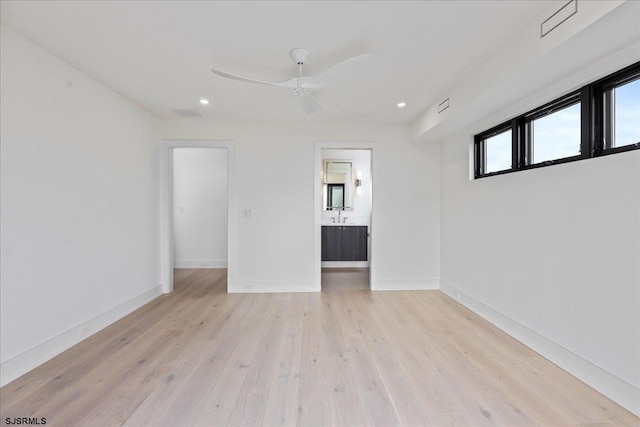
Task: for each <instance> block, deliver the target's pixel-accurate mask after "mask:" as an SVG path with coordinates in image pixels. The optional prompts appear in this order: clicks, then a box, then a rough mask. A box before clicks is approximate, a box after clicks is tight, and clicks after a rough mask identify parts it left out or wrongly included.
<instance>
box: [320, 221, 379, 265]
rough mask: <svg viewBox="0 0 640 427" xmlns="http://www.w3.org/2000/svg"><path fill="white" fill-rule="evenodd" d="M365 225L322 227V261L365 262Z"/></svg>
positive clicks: (338, 224) (341, 224)
mask: <svg viewBox="0 0 640 427" xmlns="http://www.w3.org/2000/svg"><path fill="white" fill-rule="evenodd" d="M368 228H369V227H367V226H366V225H358V224H344V223H335V224H329V225H323V226H322V261H367V243H368V242H367V239H368V235H369V231H368Z"/></svg>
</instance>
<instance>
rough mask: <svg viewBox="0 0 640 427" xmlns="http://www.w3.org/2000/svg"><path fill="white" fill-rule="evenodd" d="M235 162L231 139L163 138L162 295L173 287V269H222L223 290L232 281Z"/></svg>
mask: <svg viewBox="0 0 640 427" xmlns="http://www.w3.org/2000/svg"><path fill="white" fill-rule="evenodd" d="M233 160H234V150H233V145H232V143H230V142H214V141H163V145H162V153H161V161H162V165H163V167H162V168H161V178H162V182H161V188H162V208H161V220H162V222H161V224H162V228H161V241H160V247H161V265H162V271H161V280H162V289H163V292H164V293H169V292H172V291H173V281H174V268H176V267H177V268H188V269H193V268H197V269H203V268H226V270H227V289H229V286H230V284H231V283H233V280H234V268H233V267H234V264H233V254H234V239H233V237H234V235H235V221H234V218H233V215H232V204H233V203H232V201H233V188H234V185H233V184H234V182H233V176H234V171H233V169H234V162H233ZM221 169H222V170H221ZM220 205H223V207H222V209H220Z"/></svg>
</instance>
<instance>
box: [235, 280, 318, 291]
mask: <svg viewBox="0 0 640 427" xmlns="http://www.w3.org/2000/svg"><path fill="white" fill-rule="evenodd" d="M227 292H229V293H248V294H250V293H255V294H261V293H280V292H286V293H289V292H320V288H319V287H318V286H317V285H316V283H315V282H313V281H292V282H287V281H273V282H251V281H247V282H236V283H235V284H234V286H233V287H229V288H228V289H227Z"/></svg>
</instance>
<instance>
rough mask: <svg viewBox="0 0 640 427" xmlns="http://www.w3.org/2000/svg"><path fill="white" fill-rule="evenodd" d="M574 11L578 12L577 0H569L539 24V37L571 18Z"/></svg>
mask: <svg viewBox="0 0 640 427" xmlns="http://www.w3.org/2000/svg"><path fill="white" fill-rule="evenodd" d="M576 13H578V0H569V2H568V3H566V4H565V5H564V6H562V7H561V8H560V9H558V10H557V11H556V12H555V13H554V14H553V15H551V16H550V17H548V18H547V19H545V20H544V21H543V22H542V24H540V38H542V37H544V36H546V35H547V34H549V33H550V32H551V31H553V30H554V29H556V28H558V27H559V26H560V24H562V23H563V22H564V21H566V20H567V19H569V18H571V17H572V16H573V15H575V14H576Z"/></svg>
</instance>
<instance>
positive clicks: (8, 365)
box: [0, 285, 162, 387]
mask: <svg viewBox="0 0 640 427" xmlns="http://www.w3.org/2000/svg"><path fill="white" fill-rule="evenodd" d="M161 293H162V287H161V286H160V285H157V286H154V287H153V288H151V289H149V290H148V291H145V292H143V293H141V294H140V295H138V296H135V297H133V298H131V299H129V300H128V301H125V302H123V303H121V304H118V305H116V306H115V307H113V308H110V309H109V310H107V311H105V312H103V313H101V314H98V315H97V316H95V317H93V318H91V319H89V320H87V321H85V322H82V323H81V324H79V325H77V326H75V327H73V328H71V329H69V330H67V331H65V332H62V333H61V334H58V335H56V336H54V337H53V338H50V339H48V340H46V341H44V342H43V343H41V344H38V345H36V346H35V347H32V348H30V349H29V350H27V351H25V352H23V353H20V354H18V355H17V356H14V357H12V358H11V359H8V360H5V361H4V362H2V363H1V364H0V387H4V386H5V385H6V384H8V383H10V382H11V381H13V380H15V379H16V378H18V377H20V376H22V375H24V374H26V373H27V372H29V371H30V370H32V369H34V368H36V367H38V366H40V365H41V364H43V363H44V362H46V361H47V360H49V359H51V358H53V357H55V356H57V355H58V354H60V353H62V352H63V351H65V350H67V349H69V348H71V347H72V346H74V345H76V344H78V343H79V342H80V341H82V340H84V339H86V338H87V337H89V336H91V335H93V334H95V333H96V332H98V331H100V330H102V329H104V328H106V327H107V326H109V325H111V324H112V323H114V322H116V321H118V320H120V319H122V318H123V317H124V316H126V315H128V314H130V313H132V312H133V311H135V310H137V309H138V308H140V307H142V306H143V305H145V304H147V303H149V302H150V301H152V300H154V299H155V298H157V297H158V296H159V295H160V294H161Z"/></svg>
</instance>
